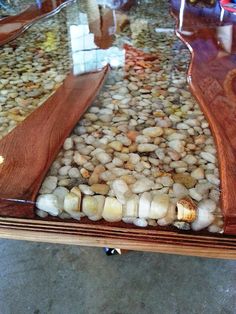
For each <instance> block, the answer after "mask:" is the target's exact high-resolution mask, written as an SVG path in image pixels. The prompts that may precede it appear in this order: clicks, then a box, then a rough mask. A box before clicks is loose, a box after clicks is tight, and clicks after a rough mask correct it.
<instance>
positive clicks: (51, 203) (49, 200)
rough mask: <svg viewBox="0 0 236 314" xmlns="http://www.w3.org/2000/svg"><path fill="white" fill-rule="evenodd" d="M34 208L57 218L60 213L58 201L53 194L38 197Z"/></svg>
mask: <svg viewBox="0 0 236 314" xmlns="http://www.w3.org/2000/svg"><path fill="white" fill-rule="evenodd" d="M36 207H37V208H38V209H41V210H44V211H45V212H47V213H49V214H50V215H52V216H58V215H59V214H60V212H61V208H60V206H59V203H58V199H57V197H56V195H53V194H43V195H39V196H38V198H37V200H36Z"/></svg>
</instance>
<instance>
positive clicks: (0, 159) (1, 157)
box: [0, 156, 4, 165]
mask: <svg viewBox="0 0 236 314" xmlns="http://www.w3.org/2000/svg"><path fill="white" fill-rule="evenodd" d="M3 162H4V157H3V156H0V165H1V164H2V163H3Z"/></svg>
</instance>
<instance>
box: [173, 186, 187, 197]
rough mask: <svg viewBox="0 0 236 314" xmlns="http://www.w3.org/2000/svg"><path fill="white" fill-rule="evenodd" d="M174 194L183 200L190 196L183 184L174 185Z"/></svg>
mask: <svg viewBox="0 0 236 314" xmlns="http://www.w3.org/2000/svg"><path fill="white" fill-rule="evenodd" d="M173 193H174V196H175V197H176V198H183V197H185V196H187V195H188V189H187V188H186V187H185V186H184V185H183V184H181V183H174V184H173Z"/></svg>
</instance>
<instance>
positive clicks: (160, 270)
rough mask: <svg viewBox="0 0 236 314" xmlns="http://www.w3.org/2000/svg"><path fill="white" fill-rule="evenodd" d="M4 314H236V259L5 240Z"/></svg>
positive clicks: (0, 274)
mask: <svg viewBox="0 0 236 314" xmlns="http://www.w3.org/2000/svg"><path fill="white" fill-rule="evenodd" d="M0 278H1V280H0V314H28V313H29V314H74V313H75V314H77V313H79V314H93V313H94V314H95V313H96V314H97V313H99V314H100V313H103V314H126V313H127V314H130V313H132V314H133V313H135V314H139V313H147V314H152V313H155V314H156V313H157V314H158V313H161V314H165V313H167V314H172V313H175V314H177V313H181V314H182V313H186V314H190V313H196V314H204V313H207V314H211V313H214V314H235V313H236V261H226V260H217V259H205V258H195V257H184V256H176V255H166V254H154V253H142V252H129V253H128V254H124V255H121V256H111V257H107V256H106V255H105V254H104V253H103V250H102V249H99V248H87V247H76V246H69V245H68V246H66V245H52V244H41V243H30V242H20V241H10V240H0Z"/></svg>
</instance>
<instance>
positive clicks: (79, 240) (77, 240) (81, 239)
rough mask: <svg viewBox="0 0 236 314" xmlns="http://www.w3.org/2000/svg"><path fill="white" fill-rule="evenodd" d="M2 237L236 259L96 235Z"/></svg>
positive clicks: (12, 232) (214, 250)
mask: <svg viewBox="0 0 236 314" xmlns="http://www.w3.org/2000/svg"><path fill="white" fill-rule="evenodd" d="M0 237H2V238H7V239H16V240H27V241H34V242H50V243H61V244H72V245H85V246H97V247H119V248H121V249H127V250H139V251H149V252H160V253H168V254H180V255H190V256H201V257H210V258H224V259H236V250H235V248H219V247H211V246H209V247H196V246H195V245H191V246H185V244H184V243H183V244H182V245H179V246H177V245H176V244H166V243H161V242H160V243H159V242H158V241H157V242H149V241H139V240H130V239H123V238H109V237H106V238H105V237H104V238H100V237H97V236H96V235H94V236H93V237H92V236H85V235H83V236H79V235H73V234H63V233H61V234H59V233H56V234H55V233H49V232H42V231H41V232H37V231H25V230H19V229H4V228H1V227H0Z"/></svg>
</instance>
